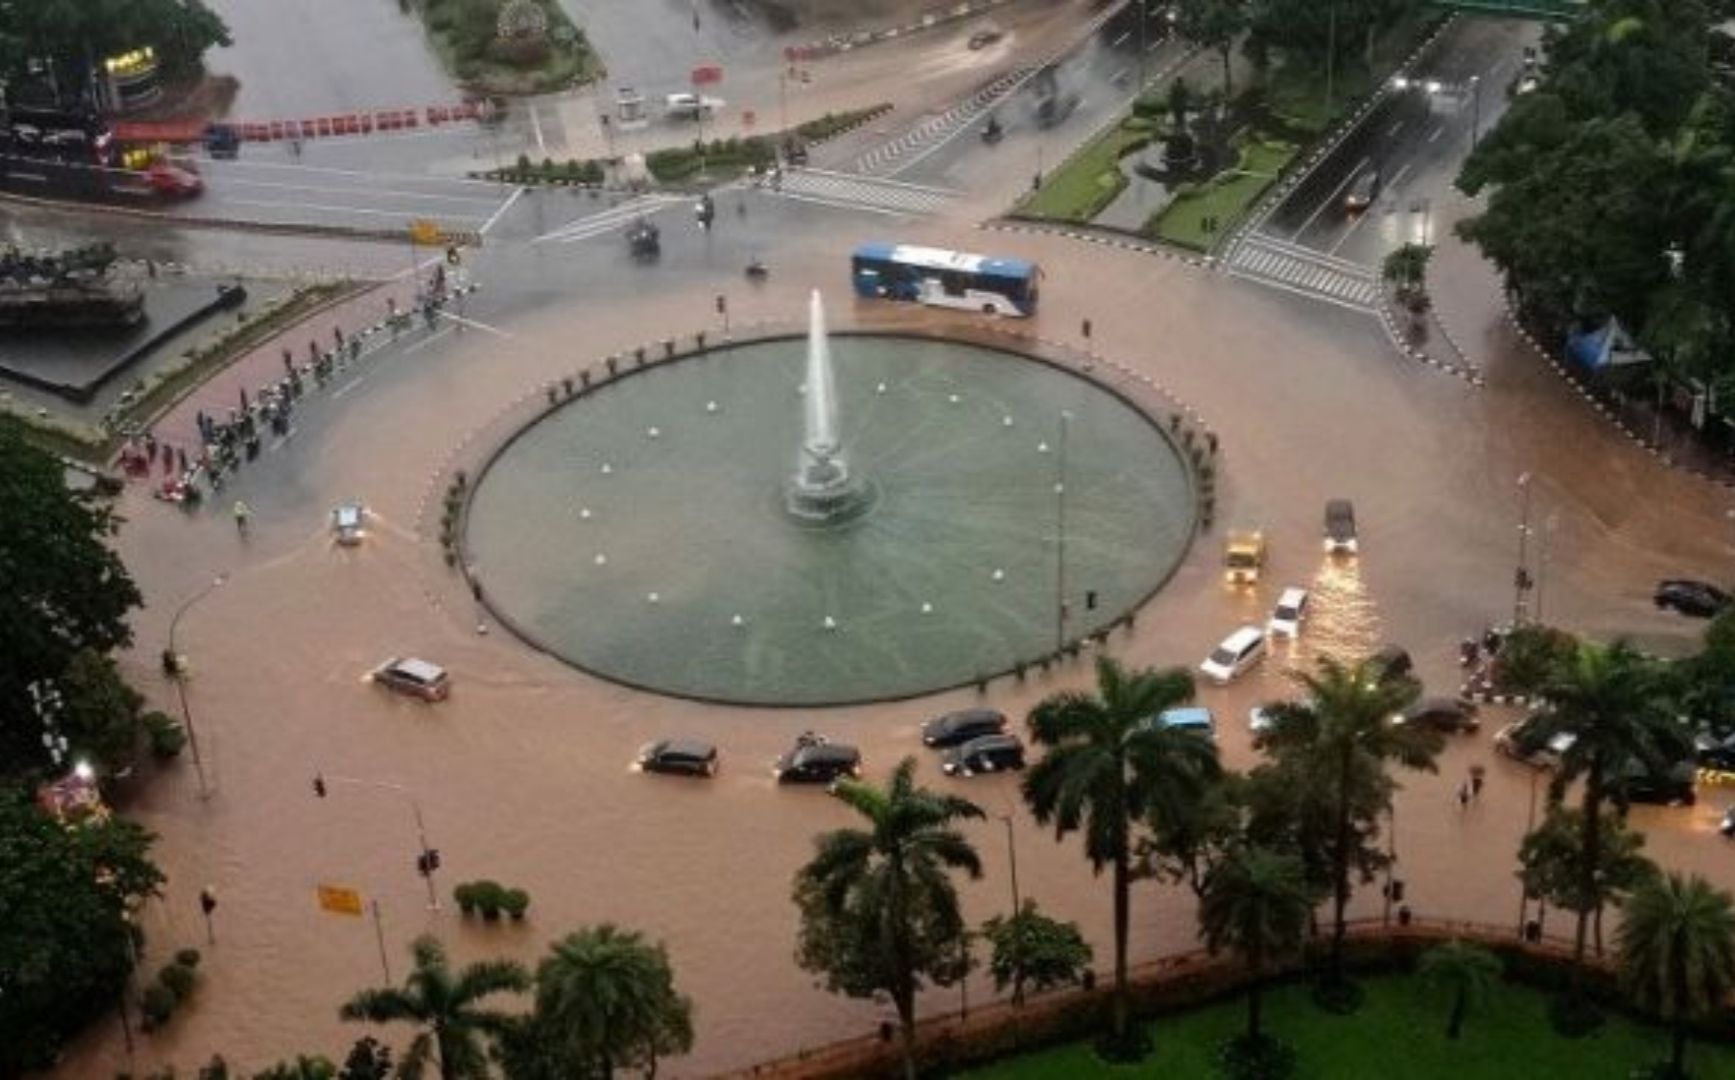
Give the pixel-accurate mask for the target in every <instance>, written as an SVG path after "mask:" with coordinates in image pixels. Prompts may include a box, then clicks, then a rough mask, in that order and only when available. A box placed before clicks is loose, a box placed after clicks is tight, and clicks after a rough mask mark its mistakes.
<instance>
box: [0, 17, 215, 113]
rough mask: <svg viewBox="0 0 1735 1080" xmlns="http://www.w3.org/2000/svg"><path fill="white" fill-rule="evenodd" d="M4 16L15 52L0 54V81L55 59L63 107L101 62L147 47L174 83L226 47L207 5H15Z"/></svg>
mask: <svg viewBox="0 0 1735 1080" xmlns="http://www.w3.org/2000/svg"><path fill="white" fill-rule="evenodd" d="M5 10H6V13H7V15H8V16H10V17H9V19H8V20H7V21H8V22H9V23H11V27H10V32H11V34H12V36H13V38H14V41H15V45H14V46H13V47H12V48H11V49H10V50H0V60H6V59H10V61H11V64H12V66H11V67H10V68H9V69H0V74H5V73H6V71H7V70H10V71H11V72H12V73H14V74H16V73H18V72H19V70H20V68H21V67H22V63H23V61H24V60H25V59H27V58H31V57H40V58H48V59H52V60H53V61H54V68H55V71H56V74H57V76H58V81H59V86H58V88H57V89H58V91H59V93H60V95H61V97H62V98H64V99H67V100H71V99H72V98H73V97H74V96H75V94H76V93H77V89H78V88H80V87H83V86H86V85H88V84H89V81H90V75H91V70H90V65H91V64H93V63H98V62H100V61H101V60H102V59H103V58H104V57H109V56H116V55H119V54H120V53H123V52H127V51H129V50H132V49H136V48H140V47H143V46H148V47H150V48H152V49H154V50H155V51H156V54H157V59H158V61H159V62H160V63H161V65H162V68H163V71H164V73H165V74H167V75H168V76H169V77H170V78H171V79H177V78H184V77H186V76H189V75H192V74H195V73H196V72H197V71H198V69H199V65H200V61H201V58H202V57H203V56H204V54H205V52H206V50H208V49H210V48H211V47H212V46H214V45H228V44H230V37H229V29H228V27H227V26H226V25H225V24H224V22H223V20H222V19H221V18H219V17H218V16H217V15H216V13H215V12H213V11H212V10H211V9H210V8H209V7H208V6H207V5H206V4H205V2H204V0H26V2H19V0H13V2H12V3H11V4H10V6H9V7H8V8H6V9H5Z"/></svg>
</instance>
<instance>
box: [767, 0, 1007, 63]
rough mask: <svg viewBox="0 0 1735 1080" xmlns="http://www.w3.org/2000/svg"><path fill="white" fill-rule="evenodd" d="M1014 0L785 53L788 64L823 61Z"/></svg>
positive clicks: (983, 0) (974, 2)
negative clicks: (800, 61) (826, 58)
mask: <svg viewBox="0 0 1735 1080" xmlns="http://www.w3.org/2000/svg"><path fill="white" fill-rule="evenodd" d="M1012 2H1013V0H964V2H963V3H961V4H957V5H955V6H953V7H950V8H947V9H946V10H944V11H940V12H929V13H928V14H926V15H924V16H922V17H921V18H920V19H917V20H916V21H914V22H907V23H901V24H899V25H897V26H888V27H882V28H881V29H878V30H857V31H856V32H855V33H853V34H833V35H831V36H830V37H828V38H825V39H823V40H820V41H815V42H811V43H809V44H806V45H791V46H789V47H787V48H785V49H784V50H783V58H784V59H785V60H786V61H790V62H794V61H797V60H822V59H824V58H825V57H828V56H835V55H837V54H838V53H844V52H849V51H850V50H851V49H859V48H862V47H863V46H866V45H877V44H879V43H880V42H883V41H895V40H897V39H898V38H901V37H905V36H908V35H910V34H916V33H920V32H921V31H923V30H932V29H934V28H936V27H941V26H948V25H950V24H952V23H955V22H960V21H962V20H964V19H968V18H971V17H973V16H976V15H981V14H984V13H986V12H989V11H993V10H994V9H995V8H1000V7H1005V6H1006V5H1008V4H1010V3H1012Z"/></svg>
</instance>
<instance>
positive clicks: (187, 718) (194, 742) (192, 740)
mask: <svg viewBox="0 0 1735 1080" xmlns="http://www.w3.org/2000/svg"><path fill="white" fill-rule="evenodd" d="M228 580H229V575H228V574H226V573H223V574H218V575H217V576H216V577H214V578H212V579H211V582H210V584H208V585H206V586H205V587H204V588H202V589H200V590H199V591H198V592H196V593H194V594H193V595H192V596H189V597H188V598H187V599H186V600H185V601H184V602H183V603H182V604H181V606H180V607H179V608H177V609H176V610H175V617H174V618H172V619H170V620H169V655H170V656H172V657H174V662H175V668H174V680H175V695H176V696H177V697H178V698H180V700H181V724H182V725H183V726H184V727H186V729H187V742H188V744H189V745H190V746H192V748H193V770H194V771H195V772H196V773H198V775H199V798H201V799H209V798H210V797H211V789H210V787H209V786H207V785H206V783H205V760H204V758H202V757H201V756H200V755H199V731H198V729H197V728H196V727H194V726H193V710H192V708H191V707H190V706H189V705H188V704H187V666H186V665H185V664H183V663H182V662H181V654H180V653H179V652H176V651H175V631H176V630H177V629H178V628H179V627H180V625H181V617H182V616H183V615H185V614H186V613H187V612H188V611H189V610H191V609H192V607H193V605H194V604H197V603H198V602H199V601H201V600H203V599H204V598H205V597H207V596H210V595H211V594H212V593H213V592H215V591H217V589H219V588H221V587H222V585H223V583H224V582H225V581H228Z"/></svg>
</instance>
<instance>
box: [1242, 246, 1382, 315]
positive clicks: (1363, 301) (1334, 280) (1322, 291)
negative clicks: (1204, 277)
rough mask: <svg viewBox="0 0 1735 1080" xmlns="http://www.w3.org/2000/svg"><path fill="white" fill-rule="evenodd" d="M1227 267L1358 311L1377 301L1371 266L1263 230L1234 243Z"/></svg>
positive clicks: (1247, 276) (1369, 308)
mask: <svg viewBox="0 0 1735 1080" xmlns="http://www.w3.org/2000/svg"><path fill="white" fill-rule="evenodd" d="M1228 270H1229V273H1230V274H1232V275H1234V276H1236V277H1241V278H1247V279H1249V280H1251V281H1259V282H1263V283H1265V284H1267V285H1274V286H1276V287H1277V288H1280V289H1287V290H1288V291H1290V292H1297V293H1302V294H1305V295H1310V296H1317V297H1318V298H1320V299H1321V300H1326V301H1329V302H1330V303H1334V304H1337V305H1339V306H1342V307H1347V308H1354V309H1355V310H1357V311H1373V310H1375V309H1376V308H1377V307H1378V305H1379V297H1380V286H1379V282H1378V280H1377V279H1376V278H1375V276H1374V271H1373V268H1372V267H1367V266H1362V265H1360V264H1359V263H1353V262H1350V261H1349V260H1347V259H1339V258H1336V257H1335V256H1332V255H1327V254H1325V253H1324V252H1319V251H1312V250H1309V249H1308V248H1304V247H1300V246H1298V245H1296V244H1291V243H1289V242H1288V241H1284V240H1279V239H1277V238H1275V237H1271V236H1266V235H1265V234H1263V233H1253V234H1252V235H1250V236H1248V237H1247V238H1246V239H1245V240H1242V241H1241V242H1240V243H1239V244H1237V245H1236V247H1235V250H1234V251H1233V252H1232V253H1231V254H1230V256H1229V259H1228Z"/></svg>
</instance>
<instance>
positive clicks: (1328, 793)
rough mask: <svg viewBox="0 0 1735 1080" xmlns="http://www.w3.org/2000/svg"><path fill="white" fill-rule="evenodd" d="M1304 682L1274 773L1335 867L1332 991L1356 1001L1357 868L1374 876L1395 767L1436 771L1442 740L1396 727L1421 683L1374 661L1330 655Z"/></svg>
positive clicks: (1278, 728)
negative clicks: (1373, 845)
mask: <svg viewBox="0 0 1735 1080" xmlns="http://www.w3.org/2000/svg"><path fill="white" fill-rule="evenodd" d="M1297 681H1299V682H1300V683H1301V685H1302V687H1303V688H1304V689H1305V691H1306V700H1305V701H1303V702H1297V703H1289V704H1284V705H1278V706H1275V707H1273V708H1272V709H1271V713H1272V717H1273V720H1272V726H1271V730H1270V731H1269V732H1268V733H1267V735H1266V741H1265V745H1266V748H1267V751H1268V752H1269V753H1270V754H1271V755H1272V756H1273V757H1274V758H1275V759H1276V760H1277V762H1278V766H1279V767H1278V768H1277V769H1274V770H1271V771H1270V772H1268V773H1267V774H1266V775H1267V776H1271V777H1275V778H1279V779H1281V781H1282V782H1283V784H1284V785H1285V786H1286V787H1287V788H1288V789H1289V790H1290V791H1291V792H1292V798H1294V799H1296V800H1297V801H1298V803H1299V804H1300V805H1299V808H1298V812H1297V818H1298V820H1299V821H1300V822H1301V823H1302V824H1303V826H1304V827H1305V828H1306V832H1305V833H1304V834H1303V835H1304V836H1305V837H1306V838H1307V839H1309V840H1311V841H1313V842H1314V843H1316V844H1317V845H1318V846H1319V849H1320V850H1319V853H1318V855H1317V856H1316V859H1317V861H1318V862H1322V863H1324V865H1325V866H1327V867H1328V868H1329V880H1330V883H1331V896H1332V935H1331V951H1330V954H1329V963H1328V968H1327V972H1326V982H1325V984H1324V986H1323V989H1324V990H1325V991H1326V993H1327V995H1328V996H1329V997H1331V998H1333V999H1341V1000H1342V1001H1344V1002H1346V1003H1347V1002H1348V1001H1350V1000H1353V997H1352V995H1353V991H1352V990H1351V989H1350V983H1349V980H1348V977H1347V976H1346V974H1345V973H1344V966H1343V941H1344V934H1345V931H1346V922H1345V918H1344V910H1345V908H1346V907H1347V906H1348V904H1349V897H1350V892H1351V881H1350V877H1351V872H1352V870H1355V869H1358V868H1359V869H1360V870H1361V877H1362V880H1363V881H1364V882H1366V881H1368V880H1371V870H1372V866H1371V865H1370V861H1371V860H1368V859H1367V857H1366V856H1365V854H1364V853H1365V852H1366V851H1367V849H1368V847H1369V841H1370V840H1371V839H1372V838H1374V837H1376V836H1377V835H1378V831H1379V818H1380V817H1381V816H1383V815H1384V814H1385V813H1386V812H1387V811H1388V810H1389V809H1390V806H1391V793H1392V789H1393V787H1394V785H1393V783H1392V781H1391V779H1390V777H1389V776H1388V773H1387V770H1388V769H1389V768H1390V766H1391V765H1392V764H1393V763H1396V764H1398V765H1402V766H1404V767H1405V768H1409V769H1418V770H1425V771H1428V772H1432V771H1434V758H1435V756H1436V755H1438V754H1439V752H1440V749H1441V746H1442V737H1441V735H1440V733H1439V732H1438V731H1436V730H1433V729H1431V728H1427V727H1424V726H1421V725H1417V724H1394V723H1392V722H1391V718H1392V716H1394V715H1395V714H1397V713H1400V712H1402V711H1403V709H1404V707H1405V706H1407V705H1408V704H1410V703H1411V702H1412V701H1414V700H1415V698H1416V695H1417V693H1418V692H1419V691H1420V687H1419V686H1418V685H1417V684H1416V683H1415V682H1414V681H1412V680H1410V679H1390V678H1386V679H1382V678H1380V677H1379V673H1378V672H1376V671H1375V669H1374V668H1373V666H1372V665H1371V664H1370V662H1369V661H1367V660H1363V661H1361V662H1360V663H1358V664H1355V665H1354V666H1345V665H1343V664H1341V663H1339V662H1338V661H1337V660H1335V659H1333V658H1331V657H1329V656H1327V657H1321V658H1320V661H1319V667H1318V670H1317V673H1309V672H1302V673H1299V674H1298V676H1297ZM1303 857H1304V858H1307V856H1305V855H1304V856H1303Z"/></svg>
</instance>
